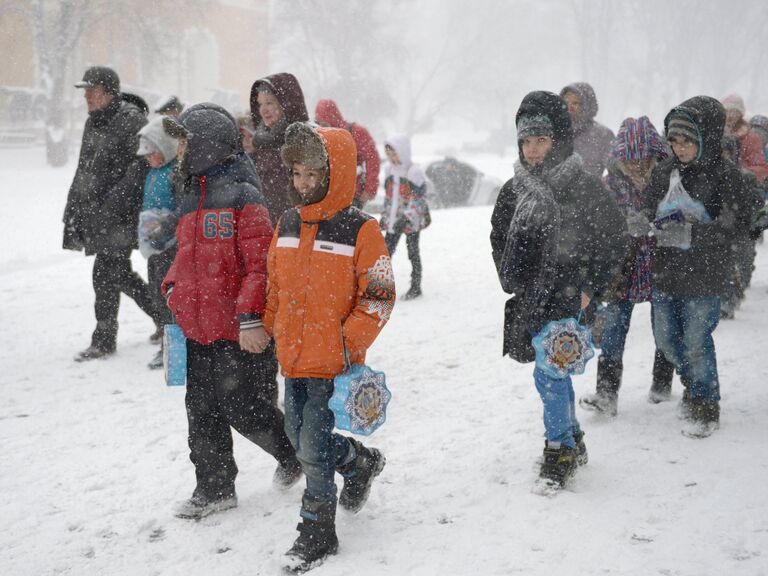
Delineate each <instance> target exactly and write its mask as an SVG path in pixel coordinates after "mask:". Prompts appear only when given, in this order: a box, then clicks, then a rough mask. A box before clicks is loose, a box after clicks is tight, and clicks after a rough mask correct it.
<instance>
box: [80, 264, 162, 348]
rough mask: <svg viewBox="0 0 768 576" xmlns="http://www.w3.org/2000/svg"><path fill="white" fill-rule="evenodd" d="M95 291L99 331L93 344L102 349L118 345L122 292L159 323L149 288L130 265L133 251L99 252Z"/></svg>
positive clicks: (95, 333)
mask: <svg viewBox="0 0 768 576" xmlns="http://www.w3.org/2000/svg"><path fill="white" fill-rule="evenodd" d="M93 292H94V293H95V295H96V302H95V304H94V310H95V312H96V330H94V331H93V335H92V336H91V344H92V345H93V346H96V347H98V348H101V349H102V350H114V349H115V346H116V344H117V312H118V310H119V309H120V293H121V292H122V293H123V294H126V295H128V296H129V297H130V298H132V299H133V301H134V302H136V304H137V305H138V306H139V308H141V309H142V310H143V311H144V312H146V313H147V314H148V315H149V316H150V317H151V318H152V320H154V321H155V323H157V314H156V312H155V306H154V304H153V303H152V298H151V297H150V295H149V287H148V286H147V283H146V282H144V280H143V279H142V277H141V276H139V275H138V274H137V273H136V272H134V271H133V268H132V267H131V252H130V251H128V252H125V253H122V254H96V259H95V261H94V263H93Z"/></svg>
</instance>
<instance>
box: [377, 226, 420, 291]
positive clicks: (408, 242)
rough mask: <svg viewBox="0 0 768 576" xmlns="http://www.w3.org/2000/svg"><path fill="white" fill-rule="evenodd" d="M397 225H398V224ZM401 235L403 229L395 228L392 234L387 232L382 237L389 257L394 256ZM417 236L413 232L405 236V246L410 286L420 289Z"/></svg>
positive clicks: (417, 234)
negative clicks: (408, 263) (409, 266)
mask: <svg viewBox="0 0 768 576" xmlns="http://www.w3.org/2000/svg"><path fill="white" fill-rule="evenodd" d="M398 224H399V223H398ZM402 234H403V227H402V226H400V225H398V226H395V231H394V232H387V233H386V234H385V236H384V243H385V244H386V245H387V250H389V255H390V256H394V254H395V248H397V243H398V242H399V241H400V236H401V235H402ZM419 234H420V232H413V233H411V234H406V235H405V246H406V248H407V249H408V260H410V261H411V286H412V287H416V288H421V254H420V253H419Z"/></svg>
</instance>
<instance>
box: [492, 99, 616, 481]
mask: <svg viewBox="0 0 768 576" xmlns="http://www.w3.org/2000/svg"><path fill="white" fill-rule="evenodd" d="M516 121H517V138H518V146H519V148H520V160H519V161H518V162H516V163H515V175H514V177H513V178H512V179H511V180H509V181H508V182H507V183H506V184H504V186H503V187H502V189H501V192H500V193H499V197H498V199H497V201H496V206H495V207H494V211H493V216H492V218H491V225H492V231H491V246H492V248H493V258H494V262H495V264H496V269H497V271H498V273H499V279H500V281H501V284H502V287H503V289H504V290H505V291H506V292H508V293H511V294H513V296H512V298H511V299H510V300H509V301H508V302H507V304H506V307H505V319H504V354H507V353H509V354H510V356H512V358H514V359H515V360H518V361H520V362H531V361H532V360H534V357H535V355H534V353H533V349H532V347H531V339H532V336H534V335H535V334H537V333H538V332H539V331H540V330H541V329H542V328H543V327H544V326H545V325H546V324H547V323H548V322H550V321H551V320H559V319H564V318H569V317H574V318H575V317H576V316H577V315H578V314H579V311H580V310H582V309H584V308H586V307H587V306H588V304H589V302H590V300H592V299H594V298H595V297H596V296H598V295H599V294H600V292H601V291H603V290H604V288H605V287H606V285H607V283H608V281H609V280H610V278H611V277H612V276H613V275H614V274H615V273H616V271H617V269H618V265H619V263H620V262H621V259H622V258H623V256H624V253H625V250H626V243H625V240H624V233H625V224H624V218H623V217H622V216H621V213H620V212H619V210H618V208H617V207H616V204H615V203H614V202H613V200H611V198H610V197H609V196H608V194H607V192H606V191H605V189H604V188H603V186H602V184H601V182H600V180H599V179H598V178H597V177H595V176H592V175H590V174H588V173H587V172H586V171H585V169H584V166H583V163H582V160H581V157H580V156H579V155H578V154H575V153H574V151H573V134H572V131H571V120H570V117H569V116H568V107H567V105H566V103H565V101H564V100H563V99H562V98H561V97H560V96H557V95H556V94H552V93H551V92H531V93H530V94H528V95H527V96H526V97H525V98H524V99H523V102H522V103H521V104H520V109H519V110H518V112H517V118H516ZM533 377H534V381H535V384H536V389H537V390H538V392H539V394H540V396H541V400H542V403H543V405H544V429H545V436H546V442H545V445H544V459H543V462H542V464H541V469H540V472H539V480H538V481H537V488H540V489H541V491H543V492H549V491H551V490H557V489H560V488H562V487H563V486H565V485H566V484H567V482H568V480H569V479H570V478H571V476H572V475H573V473H574V472H575V470H576V467H577V465H581V464H586V462H587V448H586V445H585V444H584V441H583V437H584V433H583V432H582V431H581V427H580V426H579V422H578V421H577V420H576V410H575V402H574V394H573V386H572V384H571V379H570V377H565V378H554V377H552V376H549V375H548V374H547V373H546V372H544V371H543V370H541V369H540V368H539V367H538V366H537V367H536V368H535V369H534V371H533Z"/></svg>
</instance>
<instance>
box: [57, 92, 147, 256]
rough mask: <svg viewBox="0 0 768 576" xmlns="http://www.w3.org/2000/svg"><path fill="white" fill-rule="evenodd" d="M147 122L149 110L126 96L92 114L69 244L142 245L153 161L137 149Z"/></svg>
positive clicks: (91, 250)
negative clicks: (142, 220)
mask: <svg viewBox="0 0 768 576" xmlns="http://www.w3.org/2000/svg"><path fill="white" fill-rule="evenodd" d="M131 98H135V97H131ZM131 98H128V99H131ZM146 123H147V118H146V115H145V112H144V111H143V110H142V109H141V108H140V107H139V106H138V105H137V104H134V103H133V101H131V102H130V103H129V102H128V101H126V100H125V99H123V98H122V97H117V98H115V99H114V100H113V101H112V102H111V103H110V104H109V106H107V107H106V108H104V109H102V110H98V111H96V112H93V113H91V114H90V115H89V117H88V120H87V121H86V123H85V129H84V130H83V141H82V146H81V148H80V159H79V160H78V164H77V171H76V172H75V178H74V180H73V181H72V186H71V187H70V189H69V195H68V196H67V205H66V208H65V210H64V218H63V220H64V242H63V245H64V248H65V249H68V250H83V249H84V250H85V253H86V254H97V253H116V252H117V253H124V252H125V251H130V250H131V249H133V248H136V247H137V226H138V218H139V212H140V210H141V202H142V196H143V189H144V179H145V177H146V174H147V170H148V165H147V162H146V160H145V159H144V158H142V157H138V156H136V151H137V150H138V146H139V137H138V132H139V130H140V129H141V128H142V127H143V126H144V125H145V124H146Z"/></svg>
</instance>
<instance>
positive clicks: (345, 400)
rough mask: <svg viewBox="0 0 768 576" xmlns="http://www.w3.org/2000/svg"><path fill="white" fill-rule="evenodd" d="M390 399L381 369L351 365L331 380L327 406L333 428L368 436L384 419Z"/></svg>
mask: <svg viewBox="0 0 768 576" xmlns="http://www.w3.org/2000/svg"><path fill="white" fill-rule="evenodd" d="M391 398H392V394H391V393H390V391H389V389H388V388H387V382H386V377H385V375H384V372H377V371H376V370H372V369H371V368H369V367H368V366H366V365H364V364H353V365H352V366H350V367H349V369H348V370H347V371H346V372H344V373H343V374H339V375H338V376H336V378H334V379H333V396H331V399H330V400H329V401H328V408H330V409H331V410H332V411H333V414H334V416H335V417H336V428H339V429H340V430H348V431H349V432H352V433H353V434H362V435H363V436H368V435H370V434H373V433H374V432H375V431H376V430H377V429H378V428H379V427H380V426H382V425H383V424H384V422H385V421H386V419H387V404H389V401H390V399H391Z"/></svg>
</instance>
